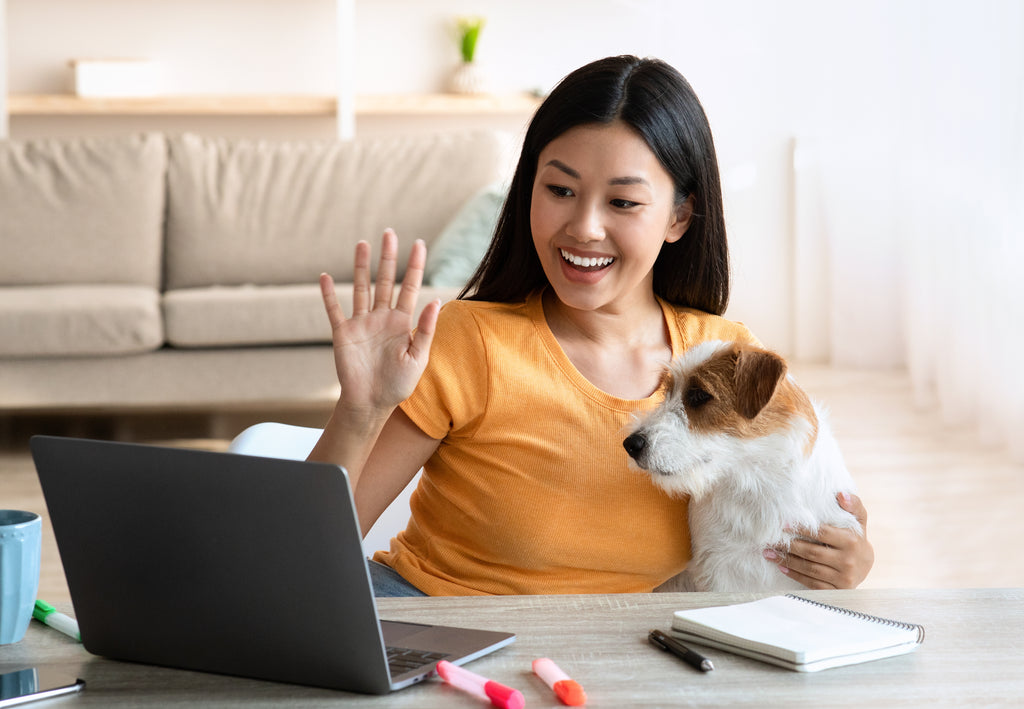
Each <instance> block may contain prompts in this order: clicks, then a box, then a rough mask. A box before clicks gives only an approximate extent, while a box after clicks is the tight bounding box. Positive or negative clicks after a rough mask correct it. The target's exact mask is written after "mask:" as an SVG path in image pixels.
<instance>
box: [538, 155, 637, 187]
mask: <svg viewBox="0 0 1024 709" xmlns="http://www.w3.org/2000/svg"><path fill="white" fill-rule="evenodd" d="M549 165H550V166H551V167H554V168H556V169H558V170H561V171H562V172H564V173H565V174H566V175H568V176H569V177H571V178H573V179H575V180H578V179H580V173H579V172H578V171H577V170H573V169H572V168H571V167H569V166H568V165H566V164H565V163H564V162H562V161H561V160H549V161H548V162H547V163H545V165H544V166H545V167H547V166H549ZM608 184H609V185H647V186H650V184H651V183H650V182H648V181H647V180H645V179H644V178H643V177H613V178H612V179H610V180H608Z"/></svg>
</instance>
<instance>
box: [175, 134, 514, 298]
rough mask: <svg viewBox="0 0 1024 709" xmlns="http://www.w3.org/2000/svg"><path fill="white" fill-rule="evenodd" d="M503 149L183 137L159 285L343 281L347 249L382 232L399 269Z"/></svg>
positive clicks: (502, 139) (484, 143) (411, 140)
mask: <svg viewBox="0 0 1024 709" xmlns="http://www.w3.org/2000/svg"><path fill="white" fill-rule="evenodd" d="M510 152H511V141H510V140H509V139H508V137H507V136H505V135H503V134H501V133H497V132H469V133H452V134H443V135H421V136H405V137H398V138H378V139H365V140H355V141H349V142H297V141H296V142H270V141H251V140H241V139H216V138H204V137H199V136H196V135H184V136H180V137H178V138H174V139H172V140H171V141H170V158H169V164H168V196H167V199H168V207H167V236H166V238H167V252H166V284H167V288H168V289H176V288H195V287H202V286H211V285H227V286H231V285H243V284H246V283H256V284H260V285H286V284H295V283H316V280H317V276H318V275H319V274H320V273H321V272H323V271H328V272H330V273H331V274H332V275H333V276H334V277H335V279H336V280H337V281H338V282H347V281H351V280H352V252H353V249H354V246H355V243H356V242H357V241H359V240H360V239H367V240H369V241H371V243H373V244H375V245H376V244H377V243H378V239H379V237H380V234H381V233H382V232H383V231H384V229H385V228H387V227H392V228H394V229H395V230H396V231H397V232H398V235H399V237H400V245H401V249H400V253H399V259H400V262H401V263H405V260H406V258H407V256H408V253H409V250H410V249H411V247H412V243H413V240H414V239H417V238H422V239H424V240H425V241H427V242H428V243H429V242H431V241H432V240H434V239H435V238H436V237H437V235H438V234H439V233H440V232H441V230H442V228H443V227H444V226H445V224H446V223H447V222H448V220H449V219H450V218H451V216H452V215H453V214H454V213H455V212H456V211H457V210H458V209H459V207H460V206H461V205H462V204H463V203H465V202H466V200H468V199H469V198H470V197H471V196H472V195H473V194H474V193H476V192H477V191H478V190H479V189H480V188H481V187H482V186H484V185H487V184H491V183H492V182H496V181H499V180H501V179H502V178H503V177H505V176H506V175H505V173H506V171H507V167H508V165H509V153H510Z"/></svg>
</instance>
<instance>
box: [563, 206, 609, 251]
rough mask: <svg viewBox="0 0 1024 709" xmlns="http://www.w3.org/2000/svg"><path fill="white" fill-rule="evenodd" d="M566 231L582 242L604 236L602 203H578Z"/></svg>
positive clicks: (597, 239) (599, 238)
mask: <svg viewBox="0 0 1024 709" xmlns="http://www.w3.org/2000/svg"><path fill="white" fill-rule="evenodd" d="M566 233H567V234H568V235H569V236H571V237H573V238H574V239H576V240H577V241H580V242H587V241H599V240H601V239H603V238H604V223H603V222H602V220H601V209H600V205H596V204H589V203H587V202H584V201H582V200H581V201H580V202H578V203H577V205H576V208H575V209H574V210H573V212H572V214H571V215H570V218H569V223H568V224H567V225H566Z"/></svg>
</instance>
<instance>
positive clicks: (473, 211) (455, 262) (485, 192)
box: [423, 185, 508, 288]
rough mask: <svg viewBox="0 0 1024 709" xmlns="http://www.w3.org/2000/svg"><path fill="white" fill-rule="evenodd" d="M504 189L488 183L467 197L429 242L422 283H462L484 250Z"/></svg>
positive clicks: (469, 274) (447, 284)
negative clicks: (437, 234)
mask: <svg viewBox="0 0 1024 709" xmlns="http://www.w3.org/2000/svg"><path fill="white" fill-rule="evenodd" d="M507 192H508V189H507V188H506V187H504V186H502V185H488V186H487V187H485V188H483V189H482V190H480V191H479V192H477V193H476V194H475V195H473V196H472V197H470V199H469V201H468V202H466V204H464V205H463V206H462V208H461V209H460V210H459V211H458V213H457V214H456V215H455V216H454V217H452V220H451V221H450V222H448V224H446V225H445V227H444V229H443V230H442V231H441V234H440V235H439V236H438V237H437V239H435V240H434V242H433V243H432V244H431V245H430V249H429V250H428V252H427V265H426V268H425V269H424V271H423V282H424V283H426V284H428V285H431V286H448V287H455V288H461V287H462V286H464V285H466V283H467V282H468V281H469V279H470V278H471V277H472V276H473V274H474V273H475V272H476V268H477V266H479V265H480V261H482V260H483V257H484V254H486V253H487V247H488V246H489V245H490V243H491V237H492V236H494V228H495V226H496V225H497V224H498V217H499V215H500V214H501V207H502V205H503V204H504V203H505V196H506V194H507Z"/></svg>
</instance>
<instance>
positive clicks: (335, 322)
mask: <svg viewBox="0 0 1024 709" xmlns="http://www.w3.org/2000/svg"><path fill="white" fill-rule="evenodd" d="M370 257H371V248H370V244H369V243H367V242H365V241H360V242H359V243H358V244H357V245H356V254H355V274H354V279H353V283H354V290H353V295H352V315H351V317H348V318H346V317H345V314H344V313H343V312H342V309H341V306H340V305H339V304H338V298H337V295H336V294H335V291H334V280H333V279H332V278H331V277H330V276H329V275H327V274H326V273H325V274H322V275H321V276H320V292H321V294H322V295H323V299H324V307H325V308H326V310H327V317H328V319H329V320H330V321H331V331H332V340H333V342H334V363H335V367H336V368H337V371H338V381H339V382H340V383H341V400H340V401H339V405H340V406H342V407H344V408H345V409H347V410H348V411H349V412H350V413H353V414H357V415H363V416H368V417H369V418H371V419H380V418H382V417H386V416H388V415H390V413H391V411H392V410H393V409H394V408H395V407H396V406H398V404H400V403H401V402H402V401H404V400H405V399H406V398H408V397H409V395H410V394H412V392H413V389H415V387H416V383H417V382H418V381H419V379H420V376H421V375H422V374H423V370H424V368H425V367H426V365H427V358H428V355H429V353H430V343H431V341H432V340H433V337H434V328H435V326H436V325H437V314H438V311H439V310H440V308H441V303H440V301H434V302H432V303H430V304H428V305H427V306H426V307H425V308H424V309H423V312H422V313H421V314H420V317H419V321H418V322H416V323H414V320H413V319H414V316H415V312H416V301H417V298H418V296H419V291H420V285H421V284H422V282H423V268H424V265H425V264H426V259H427V247H426V245H424V243H423V242H422V241H417V242H416V243H415V244H414V245H413V247H412V253H411V254H410V255H409V263H408V265H407V267H406V271H405V277H404V278H403V280H402V284H401V287H400V288H399V291H398V298H397V300H395V298H394V291H395V286H396V283H395V278H396V274H397V272H398V268H397V267H398V264H397V261H398V237H397V236H396V235H395V232H394V231H392V230H390V229H388V230H387V231H385V232H384V236H383V238H382V239H381V255H380V263H379V265H378V267H377V282H376V284H373V285H372V286H371V283H370ZM392 303H394V305H392ZM414 327H415V330H414Z"/></svg>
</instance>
